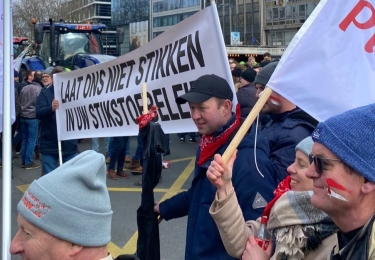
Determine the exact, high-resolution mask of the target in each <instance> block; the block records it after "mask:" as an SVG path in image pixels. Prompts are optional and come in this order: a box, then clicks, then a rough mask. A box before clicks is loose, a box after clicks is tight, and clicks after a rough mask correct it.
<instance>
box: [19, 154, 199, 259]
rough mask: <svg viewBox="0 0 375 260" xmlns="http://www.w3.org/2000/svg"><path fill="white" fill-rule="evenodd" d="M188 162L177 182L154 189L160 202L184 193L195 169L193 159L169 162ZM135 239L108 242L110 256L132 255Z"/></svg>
mask: <svg viewBox="0 0 375 260" xmlns="http://www.w3.org/2000/svg"><path fill="white" fill-rule="evenodd" d="M188 160H190V162H189V164H188V165H187V166H186V168H185V170H184V171H183V172H182V173H181V174H180V176H179V177H178V178H177V180H176V181H175V182H174V183H173V184H172V186H171V187H170V188H169V189H154V192H163V193H165V194H164V196H163V197H162V198H161V200H160V201H164V200H166V199H168V198H170V197H172V196H174V195H176V194H177V193H180V192H182V191H184V189H181V188H182V186H183V185H184V184H185V182H186V180H187V179H188V178H189V176H190V174H191V173H192V172H193V171H194V167H195V157H187V158H181V159H176V160H170V161H169V162H170V163H176V162H182V161H188ZM29 186H30V184H24V185H18V186H16V188H18V189H19V190H20V191H21V192H22V193H24V192H25V191H26V190H27V188H28V187H29ZM108 191H112V192H141V191H142V189H141V188H114V187H110V188H108ZM137 239H138V231H136V232H135V233H134V234H133V235H132V237H131V238H130V239H129V241H128V242H127V243H126V244H125V245H124V247H123V248H120V247H118V246H117V245H116V244H114V243H112V242H109V244H108V251H109V252H110V253H111V254H112V256H114V257H117V256H118V255H121V254H134V252H135V251H136V249H137Z"/></svg>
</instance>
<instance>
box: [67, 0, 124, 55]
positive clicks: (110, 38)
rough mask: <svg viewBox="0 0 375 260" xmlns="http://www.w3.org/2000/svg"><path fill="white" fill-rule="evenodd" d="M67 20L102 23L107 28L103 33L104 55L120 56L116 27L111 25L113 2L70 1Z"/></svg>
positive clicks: (93, 0) (92, 0)
mask: <svg viewBox="0 0 375 260" xmlns="http://www.w3.org/2000/svg"><path fill="white" fill-rule="evenodd" d="M67 5H68V8H69V14H68V17H67V18H66V20H69V21H74V22H77V23H86V22H92V23H102V24H105V25H106V26H107V29H106V31H104V32H103V35H102V36H103V37H102V41H103V44H104V46H103V51H104V54H108V55H113V56H118V53H117V48H116V27H115V26H113V25H112V23H111V0H100V1H95V0H70V1H68V3H67Z"/></svg>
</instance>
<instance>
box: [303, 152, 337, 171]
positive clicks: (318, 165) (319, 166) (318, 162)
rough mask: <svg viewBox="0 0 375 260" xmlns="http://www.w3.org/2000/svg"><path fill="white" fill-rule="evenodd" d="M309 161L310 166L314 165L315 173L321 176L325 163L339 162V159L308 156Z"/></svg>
mask: <svg viewBox="0 0 375 260" xmlns="http://www.w3.org/2000/svg"><path fill="white" fill-rule="evenodd" d="M309 161H310V164H312V163H314V166H315V171H316V172H317V173H319V174H323V171H324V164H326V162H325V161H336V162H341V160H340V159H331V158H322V157H319V156H313V155H311V154H309Z"/></svg>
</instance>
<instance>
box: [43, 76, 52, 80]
mask: <svg viewBox="0 0 375 260" xmlns="http://www.w3.org/2000/svg"><path fill="white" fill-rule="evenodd" d="M49 77H51V76H42V79H44V78H49Z"/></svg>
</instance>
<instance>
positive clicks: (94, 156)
mask: <svg viewBox="0 0 375 260" xmlns="http://www.w3.org/2000/svg"><path fill="white" fill-rule="evenodd" d="M17 210H18V213H19V214H18V218H17V221H18V226H19V230H18V232H17V234H16V235H15V237H14V238H13V240H12V243H11V245H10V253H11V254H19V255H21V257H22V259H31V260H33V259H35V260H37V259H78V260H80V259H82V260H84V259H85V260H86V259H92V260H95V259H105V260H112V256H111V255H109V254H108V251H107V244H108V243H109V242H110V241H111V221H112V210H111V201H110V198H109V194H108V190H107V185H106V169H105V158H104V156H103V155H102V154H99V153H97V152H95V151H92V150H89V151H85V152H83V153H81V154H79V155H78V156H76V157H75V158H73V159H71V160H70V161H68V162H66V163H64V164H63V165H61V166H60V167H58V168H57V169H55V170H54V171H52V172H51V173H49V174H47V175H44V176H43V177H41V178H40V179H38V180H34V181H33V182H32V183H31V185H30V186H29V188H28V189H27V190H26V192H25V194H24V195H23V197H22V199H21V201H20V202H19V203H18V205H17ZM119 259H120V258H119ZM129 259H136V258H129Z"/></svg>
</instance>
